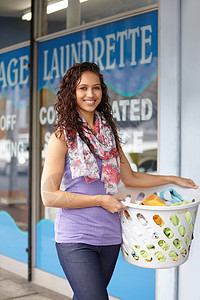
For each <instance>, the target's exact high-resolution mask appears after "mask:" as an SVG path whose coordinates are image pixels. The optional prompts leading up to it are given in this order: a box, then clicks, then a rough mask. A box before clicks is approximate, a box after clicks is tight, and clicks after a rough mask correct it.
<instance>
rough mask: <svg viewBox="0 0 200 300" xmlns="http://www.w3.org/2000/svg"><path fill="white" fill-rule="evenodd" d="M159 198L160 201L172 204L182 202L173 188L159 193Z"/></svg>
mask: <svg viewBox="0 0 200 300" xmlns="http://www.w3.org/2000/svg"><path fill="white" fill-rule="evenodd" d="M159 197H160V198H161V199H162V200H167V201H171V203H173V204H174V203H180V202H183V201H184V199H183V198H182V197H181V195H179V194H178V193H177V192H176V191H175V190H174V189H173V188H171V189H169V190H167V191H162V192H160V193H159Z"/></svg>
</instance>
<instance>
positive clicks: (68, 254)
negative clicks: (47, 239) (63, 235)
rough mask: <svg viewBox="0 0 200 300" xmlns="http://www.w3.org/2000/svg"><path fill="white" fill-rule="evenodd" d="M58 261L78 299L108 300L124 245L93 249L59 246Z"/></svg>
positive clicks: (86, 246) (80, 244)
mask: <svg viewBox="0 0 200 300" xmlns="http://www.w3.org/2000/svg"><path fill="white" fill-rule="evenodd" d="M56 249H57V253H58V258H59V260H60V264H61V266H62V268H63V271H64V273H65V275H66V277H67V279H68V281H69V283H70V285H71V288H72V290H73V292H74V297H73V299H74V300H94V299H95V300H108V293H107V290H106V287H107V285H108V283H109V281H110V279H111V276H112V274H113V271H114V267H115V264H116V261H117V257H118V254H119V249H120V245H111V246H92V245H87V244H82V243H77V244H76V243H68V244H67V243H56Z"/></svg>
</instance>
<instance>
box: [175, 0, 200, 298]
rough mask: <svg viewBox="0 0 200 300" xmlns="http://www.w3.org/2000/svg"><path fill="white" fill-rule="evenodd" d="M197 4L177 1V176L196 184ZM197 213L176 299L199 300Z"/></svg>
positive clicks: (199, 97) (199, 162) (199, 127)
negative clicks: (178, 63)
mask: <svg viewBox="0 0 200 300" xmlns="http://www.w3.org/2000/svg"><path fill="white" fill-rule="evenodd" d="M199 12H200V1H199V0H190V1H188V0H182V1H181V61H182V63H181V175H182V176H184V177H190V178H192V179H193V180H195V182H196V183H197V184H198V185H200V18H199ZM199 229H200V211H199V213H198V216H197V221H196V224H195V232H194V240H193V243H192V246H191V251H190V257H189V260H188V261H187V262H186V263H185V264H184V265H183V266H181V267H180V270H179V298H178V299H179V300H187V299H192V300H200V281H199V279H200V256H199V254H200V233H199Z"/></svg>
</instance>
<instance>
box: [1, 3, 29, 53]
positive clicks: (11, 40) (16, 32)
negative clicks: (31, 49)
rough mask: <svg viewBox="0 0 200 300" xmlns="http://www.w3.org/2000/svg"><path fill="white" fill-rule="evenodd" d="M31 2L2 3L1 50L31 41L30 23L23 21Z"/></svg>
mask: <svg viewBox="0 0 200 300" xmlns="http://www.w3.org/2000/svg"><path fill="white" fill-rule="evenodd" d="M30 7H31V0H15V1H13V0H6V1H0V49H1V48H4V47H8V46H12V45H14V44H18V43H21V42H24V41H28V40H29V39H30V22H26V21H23V20H22V15H23V12H24V11H26V10H27V9H30Z"/></svg>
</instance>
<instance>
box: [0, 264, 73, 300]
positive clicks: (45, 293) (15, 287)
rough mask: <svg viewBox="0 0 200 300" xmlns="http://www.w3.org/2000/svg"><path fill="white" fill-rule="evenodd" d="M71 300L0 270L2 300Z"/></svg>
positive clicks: (0, 295) (0, 299)
mask: <svg viewBox="0 0 200 300" xmlns="http://www.w3.org/2000/svg"><path fill="white" fill-rule="evenodd" d="M8 299H19V300H70V298H68V297H65V296H63V295H61V294H58V293H55V292H53V291H51V290H48V289H46V288H43V287H41V286H38V285H36V284H34V283H32V282H28V281H27V280H26V279H24V278H22V277H20V276H17V275H16V274H13V273H11V272H8V271H6V270H4V269H2V268H0V300H8Z"/></svg>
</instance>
